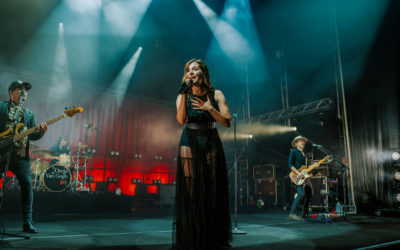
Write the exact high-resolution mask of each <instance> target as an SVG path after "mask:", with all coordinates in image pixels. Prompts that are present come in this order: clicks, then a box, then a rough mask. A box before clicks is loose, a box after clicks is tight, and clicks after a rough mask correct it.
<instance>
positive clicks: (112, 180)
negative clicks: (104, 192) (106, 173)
mask: <svg viewBox="0 0 400 250" xmlns="http://www.w3.org/2000/svg"><path fill="white" fill-rule="evenodd" d="M107 182H108V183H117V182H118V178H117V177H108V178H107Z"/></svg>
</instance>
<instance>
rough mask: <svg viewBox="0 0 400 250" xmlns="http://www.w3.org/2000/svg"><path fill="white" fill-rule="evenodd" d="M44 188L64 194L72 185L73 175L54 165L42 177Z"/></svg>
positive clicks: (65, 169)
mask: <svg viewBox="0 0 400 250" xmlns="http://www.w3.org/2000/svg"><path fill="white" fill-rule="evenodd" d="M40 182H41V184H42V186H43V187H44V188H45V189H46V190H47V191H50V192H63V191H65V190H66V189H67V188H69V186H70V185H71V173H70V172H69V170H68V169H67V168H66V167H64V166H62V165H57V164H56V165H52V166H50V167H49V168H48V169H47V170H46V171H45V172H43V174H42V175H41V176H40Z"/></svg>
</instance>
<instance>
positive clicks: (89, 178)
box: [85, 176, 93, 181]
mask: <svg viewBox="0 0 400 250" xmlns="http://www.w3.org/2000/svg"><path fill="white" fill-rule="evenodd" d="M85 178H86V181H93V176H86V177H85Z"/></svg>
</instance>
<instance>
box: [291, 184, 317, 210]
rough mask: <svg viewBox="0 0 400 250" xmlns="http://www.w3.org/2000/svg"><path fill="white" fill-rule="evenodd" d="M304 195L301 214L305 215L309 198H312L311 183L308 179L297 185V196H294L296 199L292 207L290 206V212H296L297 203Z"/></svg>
mask: <svg viewBox="0 0 400 250" xmlns="http://www.w3.org/2000/svg"><path fill="white" fill-rule="evenodd" d="M304 197H305V199H304V207H303V212H302V215H303V216H305V215H306V214H307V213H308V207H309V205H310V202H311V198H312V185H311V181H310V179H308V180H306V182H305V183H304V184H303V185H301V186H297V196H296V199H295V200H294V201H293V203H292V207H291V208H290V213H291V214H295V213H296V209H297V205H298V204H299V202H300V201H301V200H302V199H303V198H304Z"/></svg>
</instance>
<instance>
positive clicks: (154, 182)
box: [153, 180, 161, 184]
mask: <svg viewBox="0 0 400 250" xmlns="http://www.w3.org/2000/svg"><path fill="white" fill-rule="evenodd" d="M153 184H161V180H153Z"/></svg>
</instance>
